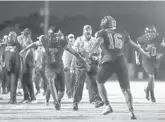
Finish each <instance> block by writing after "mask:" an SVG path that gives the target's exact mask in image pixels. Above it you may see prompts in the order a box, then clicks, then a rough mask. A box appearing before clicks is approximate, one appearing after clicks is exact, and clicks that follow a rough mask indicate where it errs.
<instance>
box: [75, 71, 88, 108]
mask: <svg viewBox="0 0 165 122" xmlns="http://www.w3.org/2000/svg"><path fill="white" fill-rule="evenodd" d="M85 75H86V70H85V69H84V68H80V69H77V70H76V82H75V84H74V92H73V110H75V111H77V110H78V103H79V102H80V101H81V99H82V94H83V89H84V82H85Z"/></svg>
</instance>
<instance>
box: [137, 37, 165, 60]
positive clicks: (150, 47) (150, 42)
mask: <svg viewBox="0 0 165 122" xmlns="http://www.w3.org/2000/svg"><path fill="white" fill-rule="evenodd" d="M162 40H163V38H162V37H161V36H156V37H155V38H149V37H148V36H147V35H143V36H141V37H139V38H138V39H137V42H138V43H139V44H140V45H141V47H142V48H143V49H144V50H145V51H146V52H148V53H149V54H150V56H151V58H153V59H155V58H156V56H157V55H161V54H163V53H164V51H165V50H164V47H162V46H161V45H160V44H161V42H162Z"/></svg>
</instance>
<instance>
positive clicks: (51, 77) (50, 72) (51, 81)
mask: <svg viewBox="0 0 165 122" xmlns="http://www.w3.org/2000/svg"><path fill="white" fill-rule="evenodd" d="M55 71H56V70H55V69H50V68H46V69H45V73H46V77H47V79H48V88H49V89H50V93H51V95H52V97H53V100H54V105H55V108H56V110H59V109H60V104H59V101H58V93H57V89H56V87H55V79H56V72H55ZM47 98H48V96H46V99H47ZM47 100H48V99H47Z"/></svg>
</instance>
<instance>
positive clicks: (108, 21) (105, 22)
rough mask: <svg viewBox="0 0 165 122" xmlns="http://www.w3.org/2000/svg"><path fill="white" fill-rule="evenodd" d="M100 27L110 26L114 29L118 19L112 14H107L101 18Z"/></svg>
mask: <svg viewBox="0 0 165 122" xmlns="http://www.w3.org/2000/svg"><path fill="white" fill-rule="evenodd" d="M100 27H101V28H103V29H106V28H110V29H112V30H114V29H116V20H115V19H114V18H113V17H112V16H105V17H103V18H102V20H101V23H100Z"/></svg>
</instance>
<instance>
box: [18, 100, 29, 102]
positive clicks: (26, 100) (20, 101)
mask: <svg viewBox="0 0 165 122" xmlns="http://www.w3.org/2000/svg"><path fill="white" fill-rule="evenodd" d="M28 101H29V100H22V101H20V102H19V103H27V102H28Z"/></svg>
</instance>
